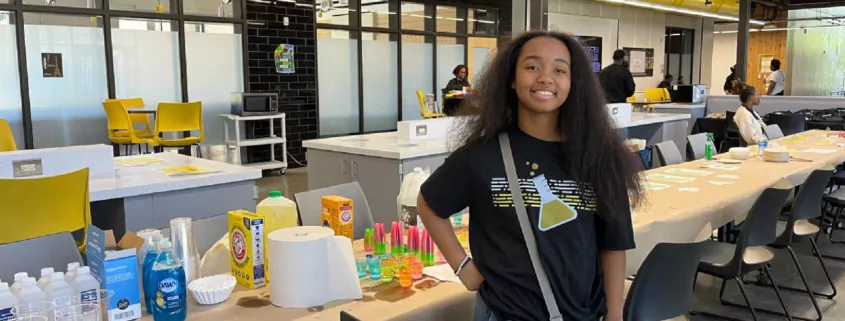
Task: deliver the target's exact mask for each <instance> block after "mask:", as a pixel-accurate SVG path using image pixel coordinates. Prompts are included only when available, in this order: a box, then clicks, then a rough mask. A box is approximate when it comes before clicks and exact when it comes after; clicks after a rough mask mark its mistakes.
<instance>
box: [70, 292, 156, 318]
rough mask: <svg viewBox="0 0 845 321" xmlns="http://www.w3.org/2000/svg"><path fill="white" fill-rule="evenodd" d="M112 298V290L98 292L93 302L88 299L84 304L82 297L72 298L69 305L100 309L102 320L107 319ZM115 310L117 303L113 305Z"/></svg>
mask: <svg viewBox="0 0 845 321" xmlns="http://www.w3.org/2000/svg"><path fill="white" fill-rule="evenodd" d="M113 296H114V291H112V290H98V291H97V297H96V298H95V299H93V300H91V299H89V300H86V301H85V302H83V301H82V297H80V296H74V297H73V300H71V305H82V304H94V305H97V306H99V307H100V313H101V314H102V317H103V320H108V319H109V307H110V306H111V304H112V303H111V299H112V297H113ZM115 308H117V303H115ZM129 317H133V318H134V317H138V318H140V317H141V316H140V315H137V316H129Z"/></svg>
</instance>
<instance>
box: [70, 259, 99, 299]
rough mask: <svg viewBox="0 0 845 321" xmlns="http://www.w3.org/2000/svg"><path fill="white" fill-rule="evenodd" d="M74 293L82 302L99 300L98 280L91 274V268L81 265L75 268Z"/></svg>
mask: <svg viewBox="0 0 845 321" xmlns="http://www.w3.org/2000/svg"><path fill="white" fill-rule="evenodd" d="M73 281H74V285H75V287H74V290H75V293H76V294H77V295H78V298H80V301H81V302H82V303H91V302H97V301H99V297H98V295H99V290H100V282H97V279H95V278H94V276H92V275H91V268H89V267H87V266H82V267H80V268H79V269H77V270H76V279H74V280H73Z"/></svg>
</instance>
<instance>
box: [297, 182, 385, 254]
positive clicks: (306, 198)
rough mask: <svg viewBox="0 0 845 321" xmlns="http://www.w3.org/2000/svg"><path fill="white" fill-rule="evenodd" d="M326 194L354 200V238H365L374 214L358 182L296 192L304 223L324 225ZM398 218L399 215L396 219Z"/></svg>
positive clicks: (300, 216)
mask: <svg viewBox="0 0 845 321" xmlns="http://www.w3.org/2000/svg"><path fill="white" fill-rule="evenodd" d="M326 195H338V196H342V197H346V198H348V199H351V200H352V202H353V203H354V206H355V208H354V217H353V224H354V225H355V226H354V230H355V232H354V235H355V237H354V238H355V239H356V240H358V239H362V238H364V231H365V230H366V229H368V228H372V227H373V214H372V213H371V212H370V205H369V203H367V197H366V196H364V191H363V190H361V185H359V184H358V182H352V183H346V184H340V185H335V186H330V187H326V188H320V189H315V190H310V191H307V192H300V193H296V194H295V195H294V197H295V198H296V205H297V207H299V218H300V219H301V220H302V225H306V226H320V225H322V224H321V222H320V221H321V216H322V212H323V211H322V208H323V204H322V197H323V196H326ZM398 219H399V217H398V216H397V217H396V220H398Z"/></svg>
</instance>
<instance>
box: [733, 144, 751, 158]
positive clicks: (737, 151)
mask: <svg viewBox="0 0 845 321" xmlns="http://www.w3.org/2000/svg"><path fill="white" fill-rule="evenodd" d="M728 154H730V155H731V158H733V159H738V160H746V159H748V156H751V150H749V149H748V148H747V147H733V148H731V149H729V150H728Z"/></svg>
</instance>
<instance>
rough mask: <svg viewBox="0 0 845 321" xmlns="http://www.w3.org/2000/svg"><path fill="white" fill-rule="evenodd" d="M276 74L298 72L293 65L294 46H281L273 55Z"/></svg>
mask: <svg viewBox="0 0 845 321" xmlns="http://www.w3.org/2000/svg"><path fill="white" fill-rule="evenodd" d="M273 62H274V63H276V73H280V74H292V73H294V71H295V70H296V69H295V68H294V64H293V45H286V44H280V45H279V46H278V47H276V52H275V53H274V54H273Z"/></svg>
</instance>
